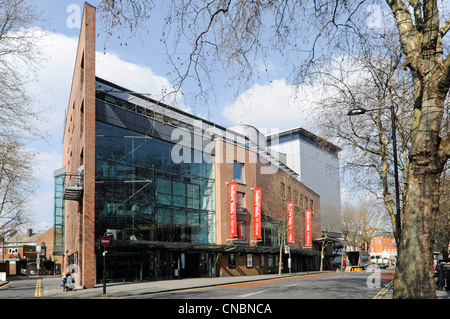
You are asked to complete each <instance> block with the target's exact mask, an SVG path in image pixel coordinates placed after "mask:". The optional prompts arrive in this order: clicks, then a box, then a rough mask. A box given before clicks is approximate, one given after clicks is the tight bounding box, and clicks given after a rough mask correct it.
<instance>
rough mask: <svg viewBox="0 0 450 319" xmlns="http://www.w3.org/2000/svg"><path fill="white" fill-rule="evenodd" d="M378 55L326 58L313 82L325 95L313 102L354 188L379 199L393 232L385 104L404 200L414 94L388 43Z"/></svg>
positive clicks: (394, 219) (324, 132) (390, 146)
mask: <svg viewBox="0 0 450 319" xmlns="http://www.w3.org/2000/svg"><path fill="white" fill-rule="evenodd" d="M380 53H381V52H380ZM383 53H384V54H383V55H376V56H363V57H354V56H345V57H341V58H340V59H338V60H336V61H333V62H331V63H330V64H329V66H328V67H327V68H326V70H324V71H323V72H321V74H320V76H319V80H318V83H320V86H321V87H323V89H324V90H326V91H327V94H326V97H324V98H323V99H322V100H320V101H319V102H318V103H317V105H318V106H317V108H319V109H320V111H322V112H318V113H317V114H318V115H317V116H315V120H316V121H317V123H318V126H319V127H320V131H321V134H322V135H323V136H325V137H327V138H328V139H330V140H333V141H335V143H337V144H338V145H340V146H341V147H342V148H343V149H344V151H343V152H342V153H343V155H342V156H341V162H342V167H343V168H344V171H346V172H347V173H348V174H347V175H348V176H351V177H353V180H352V182H353V185H354V187H353V188H354V189H353V190H354V191H355V192H357V193H358V192H361V191H364V192H369V193H371V194H373V195H374V196H376V197H378V198H380V199H381V200H382V201H383V203H384V205H385V207H386V210H387V212H388V213H389V216H390V219H391V221H392V227H393V229H394V233H395V234H397V233H398V232H399V230H398V229H397V225H398V223H397V212H396V202H395V201H396V199H395V196H394V195H395V192H394V191H393V190H394V175H395V174H394V163H393V158H394V155H393V142H392V139H393V135H392V121H391V114H390V108H391V105H395V108H394V109H395V126H396V131H397V132H398V134H397V135H398V138H397V153H398V154H400V157H399V161H398V170H399V172H400V174H399V176H400V194H401V197H402V198H406V196H407V194H406V191H407V189H406V187H405V186H406V185H407V179H406V178H407V170H408V167H409V159H408V152H409V147H410V144H411V134H410V131H409V128H410V125H411V117H412V116H411V115H412V111H411V110H410V109H409V105H411V104H412V103H413V100H414V93H413V87H412V85H411V84H410V82H409V81H408V75H407V73H406V72H405V70H404V69H403V67H402V65H401V59H400V55H399V54H397V52H395V51H394V52H393V51H392V49H391V48H389V47H388V46H387V47H386V48H385V49H384V52H383ZM349 108H353V109H365V110H367V113H366V114H364V115H361V116H357V117H354V116H353V117H351V116H348V115H347V112H348V110H349ZM402 209H404V205H401V210H402ZM397 238H398V236H397Z"/></svg>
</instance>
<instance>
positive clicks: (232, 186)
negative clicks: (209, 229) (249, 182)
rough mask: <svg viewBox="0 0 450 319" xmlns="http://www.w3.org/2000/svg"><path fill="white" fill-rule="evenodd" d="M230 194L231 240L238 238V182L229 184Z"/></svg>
mask: <svg viewBox="0 0 450 319" xmlns="http://www.w3.org/2000/svg"><path fill="white" fill-rule="evenodd" d="M228 187H229V193H230V202H229V203H230V238H234V237H237V223H236V206H237V205H236V199H237V182H231V183H228Z"/></svg>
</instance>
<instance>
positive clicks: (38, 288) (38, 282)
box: [34, 279, 42, 297]
mask: <svg viewBox="0 0 450 319" xmlns="http://www.w3.org/2000/svg"><path fill="white" fill-rule="evenodd" d="M41 286H42V279H38V281H37V283H36V290H35V292H34V296H35V297H41Z"/></svg>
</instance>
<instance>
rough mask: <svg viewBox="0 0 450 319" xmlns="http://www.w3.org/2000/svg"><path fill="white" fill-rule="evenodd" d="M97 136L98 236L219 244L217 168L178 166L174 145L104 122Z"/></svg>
mask: <svg viewBox="0 0 450 319" xmlns="http://www.w3.org/2000/svg"><path fill="white" fill-rule="evenodd" d="M96 134H97V138H96V177H95V179H96V196H95V197H96V201H95V202H96V237H97V238H98V237H100V236H102V235H104V234H105V233H109V234H111V235H112V236H113V240H116V241H124V242H127V241H128V242H130V241H141V242H142V241H157V242H181V243H196V244H208V243H215V216H214V214H215V204H214V198H215V196H214V165H213V164H209V163H207V162H204V161H203V162H202V163H180V164H175V163H173V161H172V160H171V151H172V147H173V145H174V144H173V143H170V142H168V141H164V140H160V139H156V138H148V137H145V135H143V134H139V133H135V132H133V131H130V130H127V129H123V128H120V127H116V126H113V125H110V124H106V123H103V122H98V121H97V123H96ZM191 152H192V154H191V155H192V157H191V158H195V157H194V156H196V155H195V152H197V151H195V150H191Z"/></svg>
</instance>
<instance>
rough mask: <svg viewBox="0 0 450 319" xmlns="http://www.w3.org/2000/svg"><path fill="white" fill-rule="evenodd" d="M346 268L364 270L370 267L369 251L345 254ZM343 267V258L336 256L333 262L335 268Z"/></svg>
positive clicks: (344, 262)
mask: <svg viewBox="0 0 450 319" xmlns="http://www.w3.org/2000/svg"><path fill="white" fill-rule="evenodd" d="M342 266H343V267H344V268H362V269H366V268H367V266H369V254H368V252H367V251H346V252H344V261H343V262H342ZM340 267H341V256H336V257H335V258H334V260H333V268H340Z"/></svg>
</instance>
